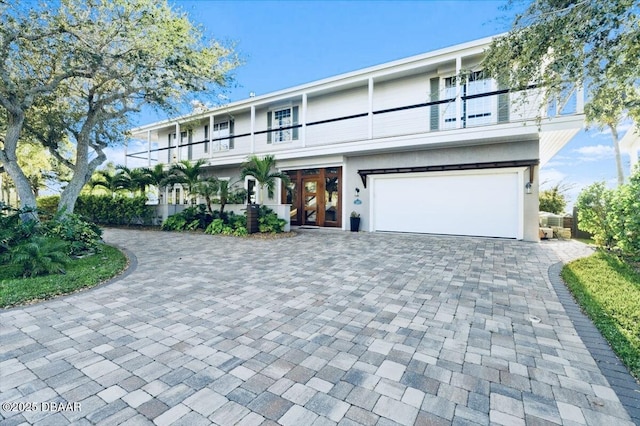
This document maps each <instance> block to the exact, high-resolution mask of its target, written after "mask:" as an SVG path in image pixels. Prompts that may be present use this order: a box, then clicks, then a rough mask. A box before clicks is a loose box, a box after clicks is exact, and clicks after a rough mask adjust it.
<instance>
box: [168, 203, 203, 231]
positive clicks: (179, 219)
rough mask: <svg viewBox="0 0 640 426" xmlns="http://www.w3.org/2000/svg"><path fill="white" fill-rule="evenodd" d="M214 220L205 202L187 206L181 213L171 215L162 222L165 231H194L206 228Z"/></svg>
mask: <svg viewBox="0 0 640 426" xmlns="http://www.w3.org/2000/svg"><path fill="white" fill-rule="evenodd" d="M212 220H213V216H211V215H210V214H209V213H208V212H207V210H206V206H205V205H204V204H200V205H198V206H193V207H187V208H186V209H184V210H183V211H181V212H180V213H176V214H174V215H171V216H169V217H168V218H167V219H166V220H165V221H164V222H163V224H162V230H163V231H185V230H188V231H194V230H196V229H206V228H207V226H208V225H209V224H210V223H211V221H212Z"/></svg>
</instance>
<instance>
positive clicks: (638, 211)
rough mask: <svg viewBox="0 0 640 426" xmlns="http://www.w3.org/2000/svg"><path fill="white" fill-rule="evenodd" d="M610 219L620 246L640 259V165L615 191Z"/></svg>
mask: <svg viewBox="0 0 640 426" xmlns="http://www.w3.org/2000/svg"><path fill="white" fill-rule="evenodd" d="M609 220H610V222H611V223H612V224H613V234H614V235H613V237H614V238H615V240H616V243H617V246H618V248H619V249H620V250H621V251H622V252H623V253H624V254H625V255H626V256H629V257H631V258H633V259H634V260H636V261H640V166H636V169H635V171H634V173H633V174H632V175H631V176H630V177H629V183H627V184H625V185H622V186H620V187H618V189H617V190H616V191H614V194H613V197H612V202H611V211H610V213H609Z"/></svg>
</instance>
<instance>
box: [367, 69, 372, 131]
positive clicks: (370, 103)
mask: <svg viewBox="0 0 640 426" xmlns="http://www.w3.org/2000/svg"><path fill="white" fill-rule="evenodd" d="M367 127H368V130H367V135H368V138H369V139H373V77H369V111H368V114H367Z"/></svg>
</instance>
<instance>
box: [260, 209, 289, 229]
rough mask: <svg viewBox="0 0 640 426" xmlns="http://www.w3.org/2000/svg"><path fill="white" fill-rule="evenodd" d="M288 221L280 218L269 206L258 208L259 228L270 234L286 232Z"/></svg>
mask: <svg viewBox="0 0 640 426" xmlns="http://www.w3.org/2000/svg"><path fill="white" fill-rule="evenodd" d="M286 224H287V222H286V221H285V220H284V219H280V218H278V215H277V214H276V213H275V212H274V211H273V210H271V209H270V208H269V207H267V206H260V209H259V210H258V229H259V230H260V232H264V233H268V234H278V233H280V232H284V226H285V225H286Z"/></svg>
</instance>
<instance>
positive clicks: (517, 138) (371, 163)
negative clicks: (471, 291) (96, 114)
mask: <svg viewBox="0 0 640 426" xmlns="http://www.w3.org/2000/svg"><path fill="white" fill-rule="evenodd" d="M490 41H491V38H485V39H481V40H476V41H472V42H468V43H464V44H460V45H457V46H453V47H449V48H445V49H440V50H436V51H433V52H429V53H425V54H422V55H418V56H413V57H409V58H406V59H401V60H397V61H394V62H389V63H385V64H382V65H378V66H373V67H370V68H366V69H363V70H358V71H354V72H350V73H346V74H342V75H338V76H335V77H330V78H327V79H324V80H319V81H315V82H312V83H308V84H304V85H300V86H297V87H292V88H290V89H286V90H281V91H277V92H274V93H268V94H265V95H261V96H253V97H250V98H248V99H245V100H241V101H237V102H232V103H229V104H228V105H224V106H220V107H216V108H212V109H208V110H204V111H199V112H194V113H192V114H189V115H186V116H183V117H180V118H178V119H174V120H168V121H162V122H157V123H152V124H149V125H145V126H142V127H139V128H136V129H133V130H132V135H133V137H134V138H136V139H139V140H144V141H146V143H147V146H148V149H147V150H146V151H145V152H142V153H135V155H137V156H142V157H145V158H147V159H148V161H149V164H150V165H151V164H154V162H155V161H157V162H160V163H166V164H170V163H172V162H175V161H179V160H196V159H201V158H203V159H206V161H207V163H206V164H207V167H208V168H210V171H211V174H212V175H215V176H218V177H224V178H230V179H231V180H237V179H238V177H239V175H240V165H241V163H242V162H244V161H245V160H246V159H247V157H248V156H249V155H251V154H256V155H258V156H260V155H265V154H274V155H275V157H276V159H277V168H278V169H279V170H281V171H284V172H286V173H287V174H288V175H289V177H290V178H291V184H290V185H289V187H288V188H281V189H280V191H279V193H278V194H277V196H276V198H277V199H276V200H274V201H273V202H276V203H286V204H290V205H291V209H290V211H291V217H290V219H291V224H292V225H308V226H319V227H337V228H342V229H347V230H348V229H349V216H350V214H351V213H352V212H356V213H358V214H360V215H361V230H364V231H371V232H375V231H393V232H418V233H433V234H451V235H473V236H487V237H503V238H515V239H524V240H530V241H537V240H538V169H539V167H540V166H541V165H543V164H544V163H545V162H547V161H548V160H549V159H550V158H551V157H552V156H553V155H554V154H555V153H556V152H558V150H560V149H561V148H562V147H563V146H564V145H565V144H566V143H567V142H568V141H569V140H570V139H571V138H572V137H573V136H574V135H575V134H576V133H577V132H578V131H579V130H580V129H581V128H582V126H583V121H584V117H583V113H582V98H581V96H580V94H579V93H578V94H576V95H574V96H573V97H572V98H571V101H570V102H568V103H567V104H566V105H550V106H549V108H546V109H544V110H540V108H539V103H538V99H539V96H540V92H539V90H537V89H535V88H534V87H531V88H529V89H528V90H525V91H511V90H508V89H506V88H502V87H497V85H496V82H495V81H494V80H492V79H490V78H487V77H486V76H485V75H484V74H483V72H482V69H481V68H480V62H481V59H482V56H483V51H484V50H485V49H486V48H487V46H488V45H489V43H490ZM460 75H464V76H465V77H464V78H456V76H460ZM243 183H244V185H245V186H246V187H248V188H249V189H252V188H253V186H252V182H249V181H247V182H243ZM183 200H184V193H183V191H181V189H180V188H166V189H165V192H164V196H163V197H161V203H180V202H182V201H183Z"/></svg>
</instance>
